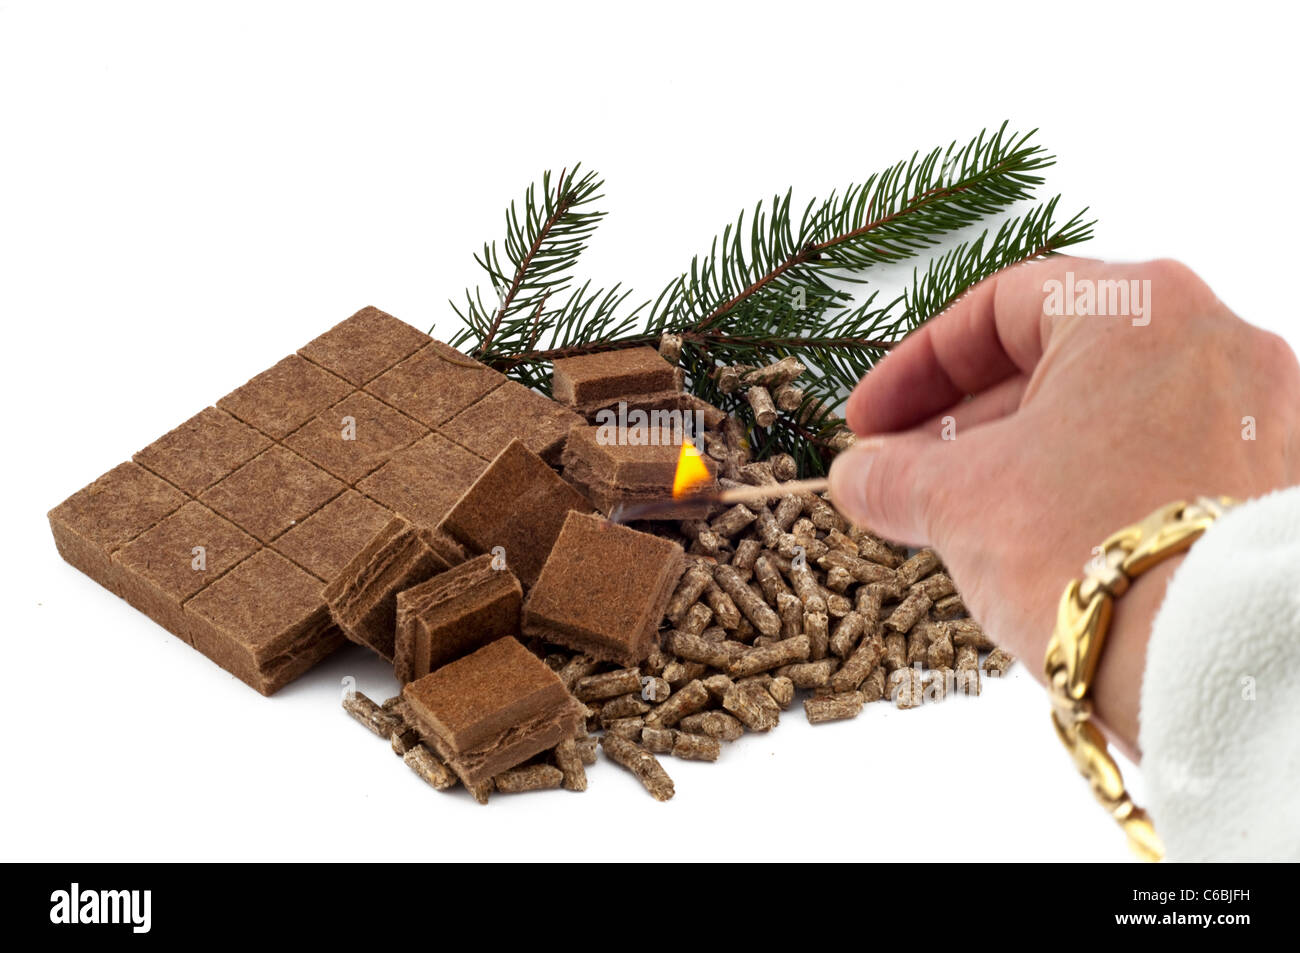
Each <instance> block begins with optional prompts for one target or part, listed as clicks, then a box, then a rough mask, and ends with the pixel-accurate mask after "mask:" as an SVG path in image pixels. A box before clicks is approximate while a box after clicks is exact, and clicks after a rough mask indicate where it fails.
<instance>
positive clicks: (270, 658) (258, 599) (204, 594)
mask: <svg viewBox="0 0 1300 953" xmlns="http://www.w3.org/2000/svg"><path fill="white" fill-rule="evenodd" d="M185 613H186V615H187V616H188V617H189V619H188V626H189V630H190V633H191V635H192V638H193V645H194V647H195V648H196V649H198V650H199V651H200V652H202V653H203V654H204V655H206V656H207V657H208V658H210V659H212V660H213V661H214V662H216V663H217V664H218V665H220V666H221V667H222V668H224V669H225V670H226V671H228V672H230V673H231V674H233V675H234V676H235V677H237V678H239V679H241V680H242V681H244V682H246V683H248V684H249V685H251V686H253V687H254V688H256V689H257V690H258V691H259V692H261V693H262V694H263V695H270V694H272V693H273V692H275V691H276V690H277V689H279V688H281V687H283V686H284V685H287V684H288V683H289V682H291V681H293V680H294V679H295V678H297V677H298V676H299V675H301V674H302V673H303V672H305V671H307V669H309V668H311V667H312V666H313V665H315V664H316V663H317V662H318V661H320V660H321V659H322V658H324V657H325V656H326V655H328V654H330V653H331V652H333V651H334V650H335V649H337V648H338V647H339V646H340V645H341V644H342V643H343V635H342V633H341V632H339V630H338V629H337V628H335V627H334V626H333V625H332V624H331V622H330V617H329V613H328V611H326V608H325V601H324V599H322V598H321V584H320V580H319V579H316V578H315V577H314V576H311V575H309V574H308V573H307V572H305V571H303V570H302V569H299V568H298V567H297V566H295V565H294V564H293V563H291V562H289V560H287V559H285V558H284V557H283V556H281V555H279V554H278V553H274V552H272V551H271V550H269V549H263V550H259V551H258V552H257V553H254V554H253V555H252V556H250V557H248V558H247V559H245V560H244V561H243V562H241V563H240V564H239V565H237V566H236V567H235V568H234V569H232V570H230V572H228V573H226V574H225V575H224V576H222V577H221V578H220V579H218V580H217V581H216V582H214V583H212V584H211V585H209V586H208V587H207V588H205V589H204V590H203V591H201V592H200V593H199V594H198V595H196V596H194V597H193V598H192V599H190V600H189V601H188V602H186V603H185Z"/></svg>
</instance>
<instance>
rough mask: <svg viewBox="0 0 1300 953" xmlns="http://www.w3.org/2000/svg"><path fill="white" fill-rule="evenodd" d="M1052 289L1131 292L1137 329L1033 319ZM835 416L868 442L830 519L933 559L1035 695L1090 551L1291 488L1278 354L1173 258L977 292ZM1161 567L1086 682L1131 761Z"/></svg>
mask: <svg viewBox="0 0 1300 953" xmlns="http://www.w3.org/2000/svg"><path fill="white" fill-rule="evenodd" d="M1067 272H1070V273H1072V275H1073V279H1072V283H1073V286H1074V287H1075V288H1080V287H1082V286H1083V285H1082V282H1094V283H1095V284H1094V287H1097V284H1096V283H1100V282H1103V281H1115V280H1119V281H1125V282H1133V281H1136V282H1137V283H1138V284H1137V286H1136V288H1135V290H1139V291H1144V292H1145V293H1144V295H1143V297H1142V299H1141V303H1142V305H1143V306H1144V307H1143V310H1144V312H1145V313H1144V314H1141V315H1136V314H1128V315H1119V316H1108V317H1102V316H1078V315H1071V316H1061V315H1056V316H1052V315H1049V314H1047V313H1046V310H1047V304H1048V290H1047V289H1048V288H1051V287H1052V286H1051V285H1048V282H1051V281H1059V282H1061V283H1062V285H1063V286H1065V282H1066V280H1067V279H1066V273H1067ZM1143 282H1149V284H1145V285H1144V284H1143ZM1102 287H1103V288H1104V286H1102ZM1134 304H1135V301H1131V302H1130V308H1129V310H1130V312H1133V311H1134V310H1135V308H1134V307H1133V305H1134ZM1057 310H1059V309H1057ZM967 395H973V396H971V397H969V398H968V397H967ZM847 419H848V423H849V425H850V426H851V427H852V428H853V430H854V432H855V433H857V434H858V435H859V438H867V439H859V442H858V443H857V444H856V445H855V446H854V447H853V448H852V449H850V450H849V451H847V452H845V453H843V454H841V455H840V457H839V458H838V459H837V460H836V461H835V463H834V465H833V466H832V468H831V495H832V497H833V499H834V501H835V504H836V506H837V507H838V508H839V509H840V510H841V511H842V512H843V513H844V514H845V515H846V516H847V517H849V518H850V519H852V520H854V521H855V522H857V523H860V524H861V525H864V526H869V527H870V528H871V529H873V530H874V531H876V532H878V533H880V534H882V535H884V536H886V537H888V538H890V539H893V540H896V541H898V542H904V543H909V544H913V545H930V546H933V547H934V548H935V549H936V550H937V551H938V552H939V553H940V555H941V556H942V557H943V560H944V562H945V563H946V564H947V566H948V569H949V571H950V572H951V574H952V576H953V579H954V581H955V582H956V584H957V587H958V589H959V591H960V592H961V594H962V598H963V601H964V602H965V603H966V605H967V607H968V608H969V610H970V612H971V614H972V615H973V616H974V617H975V618H976V619H978V620H979V621H980V622H981V624H982V625H983V626H984V628H985V629H986V630H987V631H988V633H989V635H990V636H991V637H992V638H993V639H994V640H995V641H996V642H997V643H998V644H999V645H1002V646H1003V647H1004V648H1006V649H1007V651H1009V652H1012V653H1014V654H1015V655H1017V656H1021V657H1023V658H1025V659H1026V663H1027V664H1028V666H1029V668H1030V670H1031V671H1033V672H1034V674H1035V675H1036V676H1037V677H1039V678H1040V679H1041V678H1042V673H1041V663H1042V658H1043V653H1044V651H1045V649H1046V644H1047V640H1048V638H1049V637H1050V635H1051V631H1052V627H1053V624H1054V622H1055V619H1056V606H1057V602H1058V601H1059V599H1060V595H1061V591H1062V589H1063V588H1064V587H1065V584H1066V583H1067V582H1068V581H1069V580H1070V579H1073V578H1076V577H1078V576H1079V575H1080V573H1081V571H1082V567H1083V565H1084V564H1085V563H1086V562H1087V561H1088V560H1089V559H1090V558H1092V556H1093V547H1095V546H1097V545H1098V544H1099V543H1101V541H1102V540H1103V539H1105V538H1106V537H1107V536H1109V535H1111V534H1112V533H1113V532H1115V531H1116V530H1118V529H1120V528H1122V527H1124V526H1127V525H1128V524H1130V523H1133V522H1136V521H1137V520H1139V519H1141V518H1142V517H1143V516H1145V515H1147V514H1148V513H1149V512H1151V511H1152V510H1154V509H1156V508H1157V507H1159V506H1161V505H1163V504H1165V503H1168V502H1171V501H1173V500H1177V499H1189V500H1190V499H1193V498H1195V497H1197V496H1201V495H1206V496H1217V495H1226V496H1232V497H1236V498H1239V499H1248V498H1251V497H1255V496H1259V495H1261V494H1264V493H1267V492H1269V491H1271V490H1274V489H1278V488H1280V487H1284V486H1290V485H1294V484H1296V483H1300V365H1298V364H1297V362H1296V358H1295V355H1294V354H1293V353H1292V352H1291V350H1290V348H1289V347H1288V346H1287V345H1286V343H1285V342H1284V341H1283V340H1282V339H1281V338H1279V337H1277V336H1276V335H1273V334H1270V333H1268V332H1265V331H1262V330H1260V329H1258V328H1255V327H1252V326H1251V325H1249V324H1247V323H1246V322H1244V321H1242V320H1241V319H1240V318H1238V317H1236V316H1235V315H1234V314H1233V313H1232V312H1231V311H1229V310H1228V308H1227V307H1226V306H1225V305H1224V304H1223V303H1222V302H1220V301H1219V300H1218V298H1217V297H1216V296H1215V295H1214V293H1213V292H1212V291H1211V290H1210V289H1209V287H1208V286H1206V285H1205V284H1204V282H1202V281H1201V280H1200V279H1199V278H1197V277H1196V275H1195V274H1193V273H1192V272H1191V271H1190V270H1189V269H1187V268H1186V267H1184V266H1182V265H1180V264H1177V263H1175V262H1171V261H1152V262H1145V263H1141V264H1131V265H1118V264H1110V263H1106V262H1100V261H1094V260H1090V259H1081V258H1067V257H1058V258H1051V259H1048V260H1045V261H1041V262H1034V263H1031V264H1026V265H1021V266H1018V267H1015V268H1012V269H1009V270H1007V271H1004V272H1001V273H999V274H997V275H994V276H993V277H991V278H989V279H988V280H987V281H984V282H982V283H981V284H979V285H978V286H976V287H975V288H974V289H972V290H971V292H970V293H969V294H968V295H966V296H965V297H964V298H962V299H961V300H960V301H959V302H957V303H956V304H955V305H954V306H953V307H951V308H950V309H949V310H948V311H946V312H945V313H943V314H941V315H939V316H937V317H935V318H934V319H932V320H931V321H929V322H927V323H926V324H925V325H923V326H922V327H921V328H920V329H919V330H917V331H916V332H914V333H913V334H911V335H910V336H909V337H908V338H907V339H906V340H904V341H903V342H902V343H901V344H900V345H899V346H898V347H897V348H895V349H894V350H893V352H891V353H890V354H889V355H888V357H886V358H885V360H883V361H882V362H881V363H880V364H879V366H877V367H876V368H875V369H874V370H873V371H872V372H871V373H870V374H869V375H867V377H866V378H864V379H863V381H862V382H861V383H860V384H859V385H858V386H857V388H856V389H855V390H854V392H853V394H852V395H851V396H850V398H849V402H848V412H847ZM945 438H946V439H945ZM1179 562H1180V559H1178V558H1175V559H1170V560H1167V561H1166V562H1164V563H1162V564H1160V565H1158V566H1157V567H1156V568H1154V569H1152V570H1151V571H1149V572H1148V573H1146V574H1144V575H1143V576H1140V577H1139V578H1138V579H1137V580H1136V581H1135V583H1134V585H1133V586H1132V588H1131V589H1130V590H1129V592H1128V593H1127V594H1126V595H1125V596H1124V597H1123V598H1121V599H1118V600H1116V603H1115V614H1114V617H1113V619H1112V622H1111V628H1110V634H1109V635H1108V637H1107V645H1106V648H1105V650H1104V652H1103V655H1102V660H1101V667H1100V669H1099V671H1098V673H1097V677H1096V682H1095V688H1094V698H1095V702H1096V712H1097V717H1098V719H1099V720H1100V721H1101V722H1102V724H1103V725H1104V726H1105V727H1106V728H1107V730H1108V731H1109V732H1110V733H1111V734H1112V736H1113V737H1114V739H1115V740H1117V741H1118V742H1119V743H1120V744H1121V746H1122V747H1124V748H1125V749H1126V750H1127V751H1128V752H1129V753H1130V755H1134V754H1136V746H1137V735H1138V717H1137V716H1138V698H1139V692H1140V689H1141V684H1142V672H1143V668H1144V665H1145V659H1146V643H1147V639H1148V637H1149V635H1150V628H1151V622H1152V619H1153V617H1154V615H1155V613H1156V610H1157V609H1158V608H1159V605H1160V602H1161V600H1162V598H1163V596H1164V591H1165V586H1166V584H1167V582H1168V579H1169V577H1170V576H1171V575H1172V573H1173V571H1174V569H1175V568H1176V567H1177V565H1178V563H1179Z"/></svg>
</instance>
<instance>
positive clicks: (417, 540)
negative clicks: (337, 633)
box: [324, 517, 455, 662]
mask: <svg viewBox="0 0 1300 953" xmlns="http://www.w3.org/2000/svg"><path fill="white" fill-rule="evenodd" d="M454 559H455V557H454V556H453V555H452V553H451V552H450V551H449V548H448V542H447V541H446V540H445V539H444V538H442V537H440V536H439V534H437V533H436V532H434V531H433V530H430V529H427V528H424V529H421V528H417V527H415V526H413V525H411V524H410V523H408V522H407V521H406V520H404V519H402V518H401V517H394V518H393V519H392V520H390V521H389V522H388V524H387V525H386V526H384V528H383V529H381V530H380V531H379V532H378V533H376V534H375V536H374V538H373V539H371V540H370V542H369V543H367V544H366V547H365V548H364V549H363V550H361V552H359V553H357V555H356V556H355V557H353V559H352V560H351V561H350V562H348V564H347V565H346V566H344V567H343V569H341V570H340V571H339V573H338V575H337V576H336V577H335V578H334V581H333V582H331V583H330V584H329V585H328V586H326V587H325V591H324V598H325V602H326V603H328V604H329V612H330V615H331V616H333V618H334V621H335V622H336V623H338V626H339V628H341V629H342V630H343V632H344V633H345V634H346V635H347V637H348V638H349V639H351V640H352V641H353V642H356V643H357V644H358V645H365V646H368V647H369V648H371V649H374V650H375V651H376V652H378V653H379V654H380V655H381V656H383V657H384V658H385V659H387V660H388V661H390V662H391V661H393V650H394V636H395V633H396V628H397V594H398V593H399V592H401V591H402V590H403V589H409V588H411V587H412V586H414V585H416V584H417V583H421V582H423V581H424V580H426V579H428V578H429V577H430V576H432V575H433V574H434V573H437V572H441V571H443V570H445V569H449V568H450V567H451V564H452V561H453V560H454Z"/></svg>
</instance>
